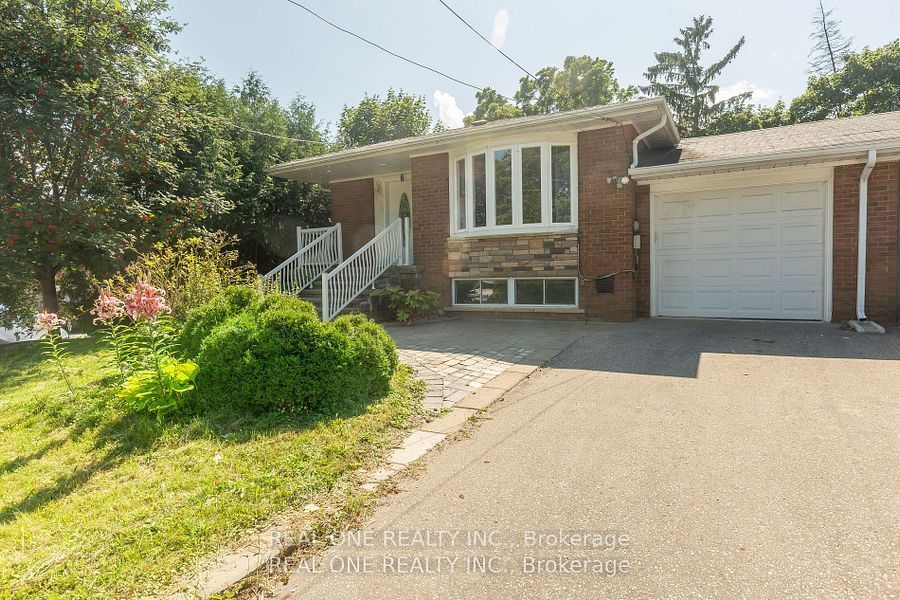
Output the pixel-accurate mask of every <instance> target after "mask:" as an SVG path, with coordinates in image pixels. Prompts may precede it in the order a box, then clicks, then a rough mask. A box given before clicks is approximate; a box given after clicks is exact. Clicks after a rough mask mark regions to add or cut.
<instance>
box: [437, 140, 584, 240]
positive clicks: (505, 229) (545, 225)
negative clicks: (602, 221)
mask: <svg viewBox="0 0 900 600" xmlns="http://www.w3.org/2000/svg"><path fill="white" fill-rule="evenodd" d="M539 137H540V139H539V140H538V139H531V140H527V141H523V140H517V141H516V142H515V143H513V142H511V141H509V140H506V141H498V142H497V143H495V144H493V145H491V146H478V147H476V148H470V149H468V151H467V152H466V153H465V154H463V153H462V152H459V153H456V154H451V155H448V163H449V169H450V174H449V177H448V179H449V181H450V196H451V206H450V237H452V238H467V237H491V236H495V235H505V234H513V233H515V234H527V233H545V232H546V233H551V232H560V231H567V230H571V229H577V228H578V139H577V137H571V136H564V137H561V136H559V135H556V136H539ZM554 146H565V147H568V148H569V177H570V184H569V196H570V197H569V208H570V220H569V221H568V222H563V223H556V222H554V221H553V199H552V198H551V192H552V181H551V175H552V149H553V147H554ZM525 148H540V152H541V222H540V223H523V222H522V221H523V214H522V213H523V204H522V202H523V198H522V150H523V149H525ZM501 150H510V151H512V224H510V225H499V226H498V225H496V206H497V203H496V201H497V198H496V190H495V189H494V183H495V182H494V176H495V169H494V153H495V152H497V151H501ZM482 154H483V155H484V157H485V185H486V190H485V210H486V216H485V225H484V226H482V227H475V211H474V206H475V197H474V170H473V169H472V162H473V158H474V157H476V156H480V155H482ZM463 158H465V160H466V162H465V165H466V188H467V189H466V228H465V229H462V230H460V229H457V227H456V225H457V221H458V219H457V216H458V215H457V209H456V198H457V193H458V190H457V189H456V188H457V178H458V175H457V162H458V161H460V160H462V159H463Z"/></svg>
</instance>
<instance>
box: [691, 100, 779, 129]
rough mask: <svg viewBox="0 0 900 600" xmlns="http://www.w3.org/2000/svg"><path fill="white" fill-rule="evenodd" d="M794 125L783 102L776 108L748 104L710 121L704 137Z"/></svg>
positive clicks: (776, 105) (723, 113)
mask: <svg viewBox="0 0 900 600" xmlns="http://www.w3.org/2000/svg"><path fill="white" fill-rule="evenodd" d="M792 123H793V118H792V116H791V114H790V112H789V111H788V110H787V107H786V106H785V104H784V102H782V101H781V100H779V101H778V102H777V103H776V104H775V106H763V105H753V104H748V105H743V106H738V107H735V108H733V109H732V110H728V111H725V112H722V113H720V114H719V116H718V117H716V118H715V119H713V120H712V121H710V123H709V124H708V125H707V127H706V128H705V129H704V130H703V132H702V135H719V134H722V133H736V132H739V131H749V130H752V129H766V128H768V127H779V126H781V125H790V124H792Z"/></svg>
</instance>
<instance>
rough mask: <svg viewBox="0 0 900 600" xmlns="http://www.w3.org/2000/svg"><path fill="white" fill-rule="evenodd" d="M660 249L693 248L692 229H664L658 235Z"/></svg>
mask: <svg viewBox="0 0 900 600" xmlns="http://www.w3.org/2000/svg"><path fill="white" fill-rule="evenodd" d="M659 247H660V250H663V251H666V250H693V248H694V231H693V230H692V229H681V230H675V231H665V232H662V233H660V235H659Z"/></svg>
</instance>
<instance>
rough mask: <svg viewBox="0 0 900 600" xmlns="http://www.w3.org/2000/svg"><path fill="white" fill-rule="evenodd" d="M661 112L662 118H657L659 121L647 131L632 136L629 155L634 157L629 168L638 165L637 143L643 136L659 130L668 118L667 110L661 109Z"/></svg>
mask: <svg viewBox="0 0 900 600" xmlns="http://www.w3.org/2000/svg"><path fill="white" fill-rule="evenodd" d="M662 114H663V116H662V119H660V120H659V123H657V124H656V125H654V126H653V127H651V128H650V129H648V130H647V131H645V132H644V133H642V134H641V135H639V136H637V137H636V138H634V141H633V142H631V156H632V157H634V158H632V160H631V167H630V168H631V169H635V168H637V166H638V144H639V143H640V142H641V140H643V139H644V138H645V137H647V136H649V135H651V134H654V133H656V132H657V131H659V130H660V129H662V128H663V127H665V126H666V122H667V121H668V120H669V111H666V110H664V111H662Z"/></svg>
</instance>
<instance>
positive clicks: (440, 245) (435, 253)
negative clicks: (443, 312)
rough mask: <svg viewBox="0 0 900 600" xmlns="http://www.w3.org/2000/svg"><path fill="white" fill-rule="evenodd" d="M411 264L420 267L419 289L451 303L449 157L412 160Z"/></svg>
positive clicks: (444, 155) (423, 157)
mask: <svg viewBox="0 0 900 600" xmlns="http://www.w3.org/2000/svg"><path fill="white" fill-rule="evenodd" d="M412 214H413V225H412V230H413V235H412V238H413V262H414V263H415V264H416V265H417V266H420V267H422V286H423V287H425V288H426V289H429V290H433V291H435V292H438V293H440V295H441V299H442V300H443V301H444V304H445V305H449V304H450V302H451V295H450V276H449V272H450V267H449V261H448V257H447V238H449V237H450V157H449V156H448V155H447V154H433V155H431V156H421V157H417V158H413V159H412Z"/></svg>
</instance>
